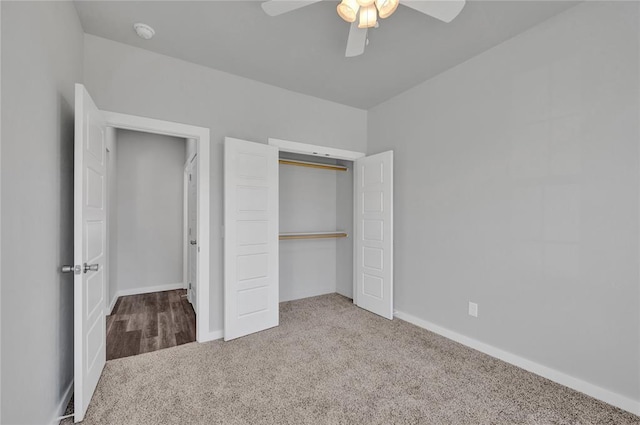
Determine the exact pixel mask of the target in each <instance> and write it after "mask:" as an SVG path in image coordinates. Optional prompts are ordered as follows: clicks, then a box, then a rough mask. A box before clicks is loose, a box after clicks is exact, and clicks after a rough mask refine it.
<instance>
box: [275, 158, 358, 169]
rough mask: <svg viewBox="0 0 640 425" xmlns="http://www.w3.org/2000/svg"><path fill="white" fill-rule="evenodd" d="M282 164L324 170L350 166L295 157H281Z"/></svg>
mask: <svg viewBox="0 0 640 425" xmlns="http://www.w3.org/2000/svg"><path fill="white" fill-rule="evenodd" d="M279 162H280V164H285V165H296V166H298V167H309V168H321V169H324V170H334V171H347V170H348V169H349V168H347V167H345V166H344V165H334V164H322V163H319V162H307V161H297V160H295V159H280V161H279Z"/></svg>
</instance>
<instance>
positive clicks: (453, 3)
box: [400, 0, 465, 23]
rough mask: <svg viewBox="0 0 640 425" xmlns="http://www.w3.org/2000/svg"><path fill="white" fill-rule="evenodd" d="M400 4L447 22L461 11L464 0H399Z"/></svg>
mask: <svg viewBox="0 0 640 425" xmlns="http://www.w3.org/2000/svg"><path fill="white" fill-rule="evenodd" d="M400 4H403V5H405V6H407V7H410V8H412V9H415V10H417V11H418V12H422V13H424V14H425V15H429V16H433V17H434V18H436V19H439V20H441V21H444V22H446V23H449V22H451V21H453V19H454V18H455V17H456V16H458V14H459V13H460V12H461V11H462V8H463V7H464V4H465V0H422V1H420V0H406V1H405V0H401V1H400Z"/></svg>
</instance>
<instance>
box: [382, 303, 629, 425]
mask: <svg viewBox="0 0 640 425" xmlns="http://www.w3.org/2000/svg"><path fill="white" fill-rule="evenodd" d="M394 316H395V317H397V318H398V319H401V320H405V321H407V322H409V323H413V324H414V325H416V326H419V327H421V328H424V329H426V330H428V331H431V332H434V333H437V334H438V335H441V336H443V337H445V338H448V339H451V340H453V341H456V342H459V343H460V344H463V345H466V346H467V347H471V348H473V349H475V350H478V351H481V352H483V353H485V354H488V355H489V356H491V357H495V358H497V359H500V360H502V361H504V362H507V363H510V364H512V365H514V366H517V367H519V368H522V369H524V370H527V371H529V372H531V373H535V374H536V375H540V376H542V377H543V378H547V379H549V380H551V381H554V382H556V383H558V384H560V385H564V386H565V387H569V388H571V389H573V390H576V391H579V392H581V393H584V394H587V395H589V396H591V397H593V398H596V399H598V400H601V401H604V402H605V403H609V404H611V405H613V406H616V407H619V408H620V409H623V410H626V411H627V412H631V413H633V414H635V415H639V416H640V401H636V400H632V399H630V398H628V397H625V396H623V395H620V394H618V393H615V392H613V391H609V390H607V389H605V388H602V387H599V386H597V385H594V384H591V383H589V382H586V381H583V380H581V379H578V378H574V377H573V376H570V375H567V374H565V373H563V372H560V371H557V370H555V369H552V368H550V367H547V366H543V365H541V364H539V363H536V362H534V361H531V360H528V359H525V358H524V357H520V356H518V355H516V354H513V353H510V352H508V351H504V350H501V349H500V348H496V347H494V346H492V345H489V344H485V343H484V342H480V341H478V340H476V339H473V338H470V337H468V336H465V335H462V334H459V333H457V332H454V331H451V330H449V329H446V328H443V327H441V326H438V325H435V324H433V323H431V322H428V321H426V320H423V319H420V318H417V317H415V316H412V315H410V314H407V313H403V312H401V311H396V312H395V313H394Z"/></svg>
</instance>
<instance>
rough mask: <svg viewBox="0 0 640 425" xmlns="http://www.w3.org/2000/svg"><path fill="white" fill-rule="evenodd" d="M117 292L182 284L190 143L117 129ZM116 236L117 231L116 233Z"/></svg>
mask: <svg viewBox="0 0 640 425" xmlns="http://www.w3.org/2000/svg"><path fill="white" fill-rule="evenodd" d="M116 133H117V136H116V137H117V142H116V145H117V157H118V158H117V166H116V167H117V170H116V182H117V194H116V201H115V203H116V210H117V223H118V226H117V233H116V235H115V239H116V240H117V244H118V247H117V254H116V255H117V265H118V268H117V272H116V273H117V275H116V277H115V279H112V281H111V282H112V283H115V286H117V288H118V291H123V292H127V293H130V292H135V293H142V292H145V290H147V291H148V289H149V288H152V287H157V286H163V285H171V284H174V285H175V284H181V285H183V282H182V278H183V275H182V273H183V267H182V263H183V261H182V254H183V249H182V248H183V246H182V245H183V217H182V216H183V202H184V200H183V192H184V188H183V185H184V158H185V154H186V143H185V142H186V141H185V139H179V138H176V137H169V136H161V135H157V134H149V133H141V132H137V131H125V130H118V131H117V132H116ZM111 236H113V235H111Z"/></svg>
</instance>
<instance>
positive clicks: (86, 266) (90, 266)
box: [84, 263, 100, 273]
mask: <svg viewBox="0 0 640 425" xmlns="http://www.w3.org/2000/svg"><path fill="white" fill-rule="evenodd" d="M99 267H100V265H99V264H87V263H84V272H85V273H86V272H88V271H92V272H97V271H98V268H99Z"/></svg>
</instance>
